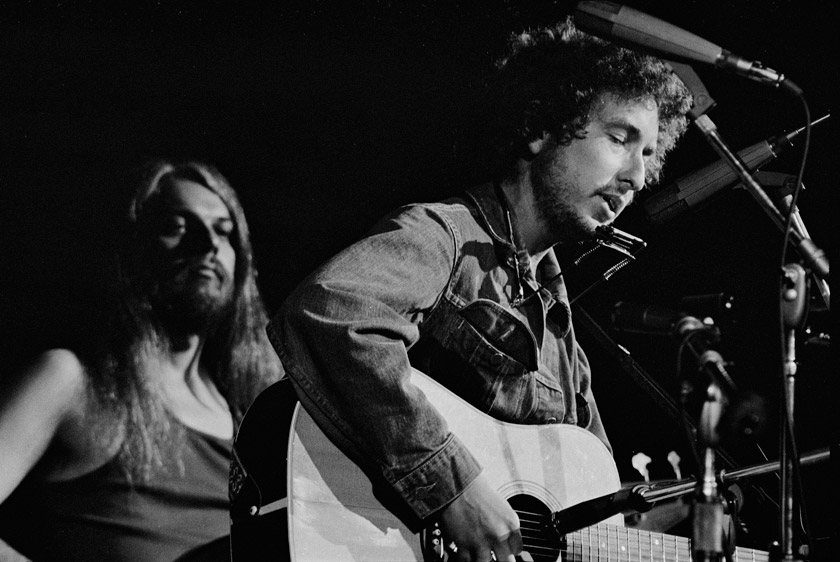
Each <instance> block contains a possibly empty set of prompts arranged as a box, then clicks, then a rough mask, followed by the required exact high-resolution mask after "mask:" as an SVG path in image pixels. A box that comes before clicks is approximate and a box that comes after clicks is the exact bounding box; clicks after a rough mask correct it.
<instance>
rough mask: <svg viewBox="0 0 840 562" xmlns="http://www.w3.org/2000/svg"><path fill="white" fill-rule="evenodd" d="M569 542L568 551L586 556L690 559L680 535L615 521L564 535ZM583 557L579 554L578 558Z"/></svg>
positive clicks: (667, 560)
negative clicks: (642, 528) (645, 529)
mask: <svg viewBox="0 0 840 562" xmlns="http://www.w3.org/2000/svg"><path fill="white" fill-rule="evenodd" d="M567 541H570V542H572V549H571V551H570V553H571V554H572V555H575V554H577V553H576V552H575V551H576V549H578V548H579V549H580V554H581V555H583V554H586V555H588V556H589V558H590V559H593V556H594V557H597V559H598V560H600V559H601V558H602V557H604V556H606V557H607V560H613V559H615V560H618V561H621V560H627V561H628V562H629V561H637V560H638V561H643V560H649V561H651V562H654V561H656V562H659V561H663V562H679V560H683V561H690V560H691V550H690V544H691V543H690V541H689V539H687V538H684V537H676V536H668V535H664V534H661V533H647V532H641V531H639V530H638V529H626V528H623V527H618V526H615V525H597V526H594V527H588V528H586V529H581V530H580V531H576V532H574V533H570V534H569V535H568V536H567ZM581 560H583V558H581Z"/></svg>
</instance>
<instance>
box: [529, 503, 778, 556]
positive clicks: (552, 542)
mask: <svg viewBox="0 0 840 562" xmlns="http://www.w3.org/2000/svg"><path fill="white" fill-rule="evenodd" d="M516 511H517V513H518V515H519V520H520V524H521V531H522V539H523V542H524V545H525V550H527V551H528V553H529V554H530V555H531V556H532V557H533V559H534V560H535V562H554V561H556V560H563V562H691V561H692V560H693V555H692V550H691V540H690V539H687V538H685V537H680V536H676V535H666V534H663V533H654V532H651V531H644V530H639V529H634V528H628V527H620V526H618V525H609V524H600V525H594V526H592V527H587V528H584V529H581V530H579V531H575V532H573V533H569V534H568V535H566V536H565V537H564V538H559V537H557V536H556V535H555V534H554V532H553V531H552V530H551V529H550V528H548V527H547V526H546V519H545V517H546V516H545V514H544V513H534V512H531V511H523V510H516ZM732 559H733V562H768V560H769V554H768V553H767V552H764V551H760V550H753V549H750V548H740V547H739V548H736V550H735V552H733V556H732Z"/></svg>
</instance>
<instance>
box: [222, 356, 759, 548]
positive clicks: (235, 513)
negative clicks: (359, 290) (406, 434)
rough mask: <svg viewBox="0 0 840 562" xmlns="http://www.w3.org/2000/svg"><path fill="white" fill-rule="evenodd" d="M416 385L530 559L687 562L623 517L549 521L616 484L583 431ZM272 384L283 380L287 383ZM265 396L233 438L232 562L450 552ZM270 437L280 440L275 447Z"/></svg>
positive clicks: (669, 544) (305, 417) (680, 542)
mask: <svg viewBox="0 0 840 562" xmlns="http://www.w3.org/2000/svg"><path fill="white" fill-rule="evenodd" d="M412 383H413V384H415V385H416V386H418V387H419V388H420V389H421V390H422V391H423V392H424V393H425V394H426V396H427V397H428V399H429V400H430V401H431V402H432V403H433V404H435V406H436V408H437V409H438V410H439V411H440V413H441V415H442V416H443V417H444V418H445V419H446V421H447V423H448V424H449V427H450V429H451V430H452V431H453V432H454V433H455V434H456V435H458V437H459V438H460V439H461V441H463V442H464V444H465V445H466V446H467V447H468V448H469V450H470V451H471V452H472V453H473V454H474V455H475V456H476V458H477V459H478V461H479V462H480V463H481V464H482V466H483V467H484V471H485V473H486V475H487V477H488V479H489V481H490V482H491V484H493V485H494V486H495V487H496V489H497V490H498V492H499V493H500V494H501V495H502V496H503V497H504V498H506V499H507V500H508V502H509V503H510V504H511V506H512V507H513V508H514V509H515V511H516V512H517V513H518V515H519V519H520V524H521V531H522V537H523V542H524V548H525V551H526V552H527V553H528V554H529V555H530V557H531V558H532V559H533V560H535V561H537V562H547V561H551V562H554V561H561V560H562V561H563V562H573V561H575V562H584V561H587V562H588V561H597V562H608V561H622V562H623V561H627V562H631V561H639V562H642V561H663V562H680V561H684V562H688V561H690V560H691V559H692V551H691V541H690V540H689V539H687V538H684V537H679V536H670V535H665V534H662V533H656V532H649V531H644V530H639V529H634V528H627V527H625V526H624V521H623V517H622V516H621V514H617V515H614V516H612V517H611V518H609V519H607V520H605V521H603V522H601V523H599V524H597V525H595V526H591V527H586V528H584V529H582V530H579V531H575V532H572V533H570V534H567V535H565V536H558V535H557V533H556V532H555V531H554V530H553V529H552V528H551V526H550V525H547V522H548V521H549V517H550V514H551V513H553V512H557V511H560V510H563V509H566V508H568V507H571V506H573V505H575V504H578V503H580V502H583V501H585V500H588V499H592V498H596V497H600V496H604V495H607V494H611V493H614V492H616V491H618V490H619V489H620V488H621V482H620V480H619V475H618V470H617V468H616V466H615V463H614V461H613V459H612V456H611V454H610V452H609V450H608V449H607V447H606V446H605V445H604V444H603V443H602V442H601V441H600V440H599V439H598V438H597V437H595V436H594V435H593V434H591V433H590V432H588V431H586V430H584V429H581V428H579V427H575V426H572V425H565V424H552V425H519V424H511V423H504V422H500V421H498V420H496V419H494V418H492V417H490V416H488V415H486V414H484V413H482V412H480V411H478V410H476V409H475V408H473V407H472V406H470V405H469V404H468V403H467V402H465V401H464V400H462V399H461V398H460V397H458V396H456V395H455V394H453V393H452V392H450V391H449V390H447V389H446V388H445V387H443V386H442V385H440V384H439V383H437V382H436V381H434V380H433V379H431V378H430V377H428V376H426V375H424V374H422V373H420V372H419V371H415V372H414V374H413V375H412ZM277 385H286V387H289V383H288V382H282V381H281V382H280V383H276V384H275V387H276V386H277ZM266 393H267V395H266V396H262V395H261V397H260V398H258V399H257V401H255V402H254V404H253V405H252V406H251V408H250V409H249V410H248V412H247V414H246V416H245V420H244V421H243V423H242V426H241V428H240V431H239V434H238V436H237V441H236V445H235V457H236V460H235V461H234V466H233V470H232V494H231V496H232V497H231V499H232V508H231V519H232V527H231V545H232V560H233V562H243V561H245V560H248V561H252V560H284V559H287V560H293V561H295V562H324V561H370V562H375V561H381V562H401V561H406V562H409V561H410V562H418V561H421V562H428V561H431V560H445V559H446V552H445V549H443V548H442V544H445V543H446V539H445V537H441V536H440V534H439V532H438V531H437V530H435V529H427V530H426V531H424V532H421V533H419V534H416V533H412V532H411V531H410V530H409V529H408V528H407V527H406V526H404V525H403V524H402V523H401V522H400V520H399V519H398V518H397V517H395V516H394V515H393V514H392V513H391V512H390V511H388V510H387V509H385V508H384V507H383V506H382V504H380V503H379V501H377V499H376V498H375V497H374V495H373V493H372V492H371V484H370V481H369V480H368V478H367V477H366V476H365V475H364V473H363V472H362V471H361V470H360V469H359V468H358V466H356V464H355V463H353V462H352V461H351V460H350V459H349V458H348V457H346V456H345V455H344V454H343V453H341V451H339V449H338V448H336V447H335V446H334V445H333V444H332V442H331V441H330V440H329V439H328V438H327V437H326V436H325V435H324V434H323V433H322V432H321V430H320V429H319V428H318V426H317V425H316V424H315V422H314V421H313V420H312V418H311V417H310V416H309V414H307V412H306V411H305V410H304V409H303V408H301V407H300V405H299V404H295V405H292V404H291V400H292V399H291V398H290V397H289V395H291V388H290V387H289V388H286V389H285V393H283V392H281V391H280V390H279V389H277V388H270V389H268V391H266ZM266 393H264V394H266ZM272 393H273V394H274V395H275V396H274V397H273V398H272V397H271V396H270V395H271V394H272ZM279 394H284V396H285V398H284V399H285V400H286V401H287V402H288V403H287V404H286V406H285V407H284V405H283V404H282V403H281V402H278V400H277V397H278V395H279ZM282 417H286V418H287V421H288V423H289V426H288V427H289V432H288V435H287V436H286V435H285V434H284V432H280V431H278V427H282V426H281V425H280V424H282V423H284V422H283V421H282V420H281V419H280V418H282ZM281 434H283V435H281ZM268 435H280V437H275V438H274V439H275V441H274V442H273V443H272V442H269V441H268V440H267V438H266V436H268ZM272 465H273V466H272ZM260 552H262V553H268V554H262V555H259V554H258V553H260ZM255 556H256V557H255ZM733 559H734V560H735V561H736V562H746V561H752V562H766V561H767V560H768V559H769V556H768V553H767V552H763V551H758V550H753V549H747V548H737V550H736V552H735V553H733Z"/></svg>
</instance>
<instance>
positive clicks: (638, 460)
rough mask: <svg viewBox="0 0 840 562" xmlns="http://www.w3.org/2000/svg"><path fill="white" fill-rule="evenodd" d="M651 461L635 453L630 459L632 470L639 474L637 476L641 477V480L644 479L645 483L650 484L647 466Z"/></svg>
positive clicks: (641, 454)
mask: <svg viewBox="0 0 840 562" xmlns="http://www.w3.org/2000/svg"><path fill="white" fill-rule="evenodd" d="M651 460H652V459H651V458H650V457H649V456H647V455H646V454H644V453H636V454H635V455H633V458H632V459H631V463H632V465H633V468H635V469H636V470H637V471H638V472H639V474H641V475H642V478H644V479H645V482H650V473H648V469H647V465H648V464H650V461H651Z"/></svg>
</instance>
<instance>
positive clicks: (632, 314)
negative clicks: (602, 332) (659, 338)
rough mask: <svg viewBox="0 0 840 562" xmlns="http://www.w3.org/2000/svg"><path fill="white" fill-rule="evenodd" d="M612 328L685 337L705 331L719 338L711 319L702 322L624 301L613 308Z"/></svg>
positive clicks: (671, 312) (662, 308)
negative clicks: (695, 332) (688, 334)
mask: <svg viewBox="0 0 840 562" xmlns="http://www.w3.org/2000/svg"><path fill="white" fill-rule="evenodd" d="M612 326H613V329H615V330H618V331H619V332H627V333H636V334H653V335H663V334H664V335H674V336H684V335H686V334H687V333H689V332H694V331H705V332H708V333H710V334H711V335H712V336H714V337H717V336H718V329H717V327H716V326H715V325H714V322H713V321H712V319H711V318H709V319H708V320H707V321H706V322H702V321H700V320H699V319H697V318H695V317H694V316H689V315H688V314H686V313H684V312H682V311H679V310H674V309H671V308H665V307H661V306H653V305H643V304H637V303H632V302H624V301H619V302H618V303H616V305H615V307H613V312H612Z"/></svg>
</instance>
